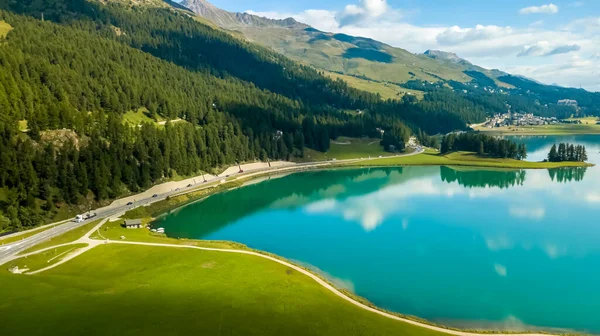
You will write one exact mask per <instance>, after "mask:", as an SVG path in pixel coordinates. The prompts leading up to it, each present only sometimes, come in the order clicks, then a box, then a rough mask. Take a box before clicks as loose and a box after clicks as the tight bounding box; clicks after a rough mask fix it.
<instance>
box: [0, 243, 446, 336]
mask: <svg viewBox="0 0 600 336" xmlns="http://www.w3.org/2000/svg"><path fill="white" fill-rule="evenodd" d="M109 260H110V262H107V261H109ZM174 275H176V276H174ZM0 281H1V282H2V284H3V285H2V286H1V287H0V296H1V297H2V298H3V300H2V301H3V303H2V305H0V314H1V316H3V317H4V319H3V321H4V322H3V325H2V330H3V333H6V334H7V335H17V334H19V335H44V334H47V333H48V331H49V330H52V332H53V333H54V334H57V335H68V334H69V335H72V334H79V333H81V332H82V331H83V330H85V333H86V334H88V335H116V334H119V335H167V334H169V335H170V334H173V333H174V332H176V333H177V334H193V333H198V332H199V331H201V333H202V334H205V335H423V336H425V335H441V333H439V332H435V331H431V330H428V329H424V328H420V327H416V326H412V325H410V324H407V323H403V322H399V321H394V320H391V319H388V318H385V317H382V316H379V315H377V314H373V313H371V312H368V311H365V310H362V309H360V308H358V307H356V306H353V305H352V304H350V303H348V302H346V301H345V300H343V299H341V298H339V297H337V296H335V295H334V294H333V293H331V292H329V291H328V290H326V289H324V288H323V287H321V286H320V285H319V284H317V283H316V282H314V281H313V280H312V279H310V278H308V277H306V276H305V275H303V274H300V273H299V272H297V271H295V270H292V269H290V268H288V267H286V266H283V265H280V264H277V263H274V262H272V261H269V260H265V259H262V258H258V257H255V256H247V255H239V254H231V253H223V252H211V251H198V250H189V249H177V248H167V247H149V246H122V245H116V244H114V245H113V244H107V245H101V246H98V247H96V248H94V249H92V250H90V251H89V252H86V253H85V254H83V255H81V256H79V257H77V258H75V259H73V260H71V261H69V262H68V263H65V264H64V265H61V266H60V267H57V268H55V269H52V270H50V271H47V272H44V273H41V274H39V275H34V276H22V275H12V274H7V273H6V272H2V273H0ZM58 303H60V305H58ZM57 307H60V308H59V309H57ZM32 319H35V321H36V323H31V321H32ZM107 321H110V323H106V322H107Z"/></svg>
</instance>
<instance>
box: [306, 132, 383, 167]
mask: <svg viewBox="0 0 600 336" xmlns="http://www.w3.org/2000/svg"><path fill="white" fill-rule="evenodd" d="M380 142H381V139H375V138H347V137H339V138H338V139H337V140H335V141H334V140H332V141H331V144H330V147H329V151H327V152H326V153H323V152H319V151H316V150H313V149H310V148H306V149H305V150H304V157H303V158H298V159H297V162H315V161H329V160H332V159H336V160H347V159H359V158H368V157H379V156H389V155H390V153H389V152H386V151H384V150H383V146H381V145H380Z"/></svg>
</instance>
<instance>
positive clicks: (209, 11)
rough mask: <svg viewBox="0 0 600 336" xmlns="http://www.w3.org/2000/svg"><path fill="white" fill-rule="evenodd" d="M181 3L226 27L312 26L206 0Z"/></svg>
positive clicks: (187, 0)
mask: <svg viewBox="0 0 600 336" xmlns="http://www.w3.org/2000/svg"><path fill="white" fill-rule="evenodd" d="M180 5H181V6H184V7H186V8H188V9H190V10H191V11H193V12H194V13H196V14H198V15H200V16H202V17H203V18H206V19H209V20H211V21H213V22H214V23H216V24H217V25H219V26H220V27H222V28H226V29H235V28H238V27H243V26H252V27H285V28H309V27H310V26H309V25H307V24H304V23H300V22H298V21H296V20H295V19H293V18H285V19H269V18H266V17H260V16H258V15H253V14H249V13H240V12H235V13H234V12H228V11H226V10H223V9H220V8H218V7H216V6H215V5H213V4H211V3H210V2H208V1H205V0H183V1H181V3H180Z"/></svg>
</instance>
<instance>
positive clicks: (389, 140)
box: [381, 125, 411, 152]
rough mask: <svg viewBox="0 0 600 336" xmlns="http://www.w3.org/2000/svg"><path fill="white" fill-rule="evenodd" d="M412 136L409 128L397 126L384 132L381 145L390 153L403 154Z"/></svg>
mask: <svg viewBox="0 0 600 336" xmlns="http://www.w3.org/2000/svg"><path fill="white" fill-rule="evenodd" d="M410 135H411V132H410V129H409V128H408V127H405V126H402V125H396V126H394V127H392V128H390V129H388V130H384V133H383V136H382V138H381V145H382V146H383V149H384V150H386V151H388V152H402V151H404V149H405V148H406V143H407V142H408V139H409V138H410Z"/></svg>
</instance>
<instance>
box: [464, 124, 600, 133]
mask: <svg viewBox="0 0 600 336" xmlns="http://www.w3.org/2000/svg"><path fill="white" fill-rule="evenodd" d="M475 130H476V131H480V132H482V133H485V134H488V135H578V134H600V125H595V124H591V123H589V124H588V123H584V124H580V125H578V124H559V125H543V126H519V127H516V126H509V127H496V128H487V127H476V128H475Z"/></svg>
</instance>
